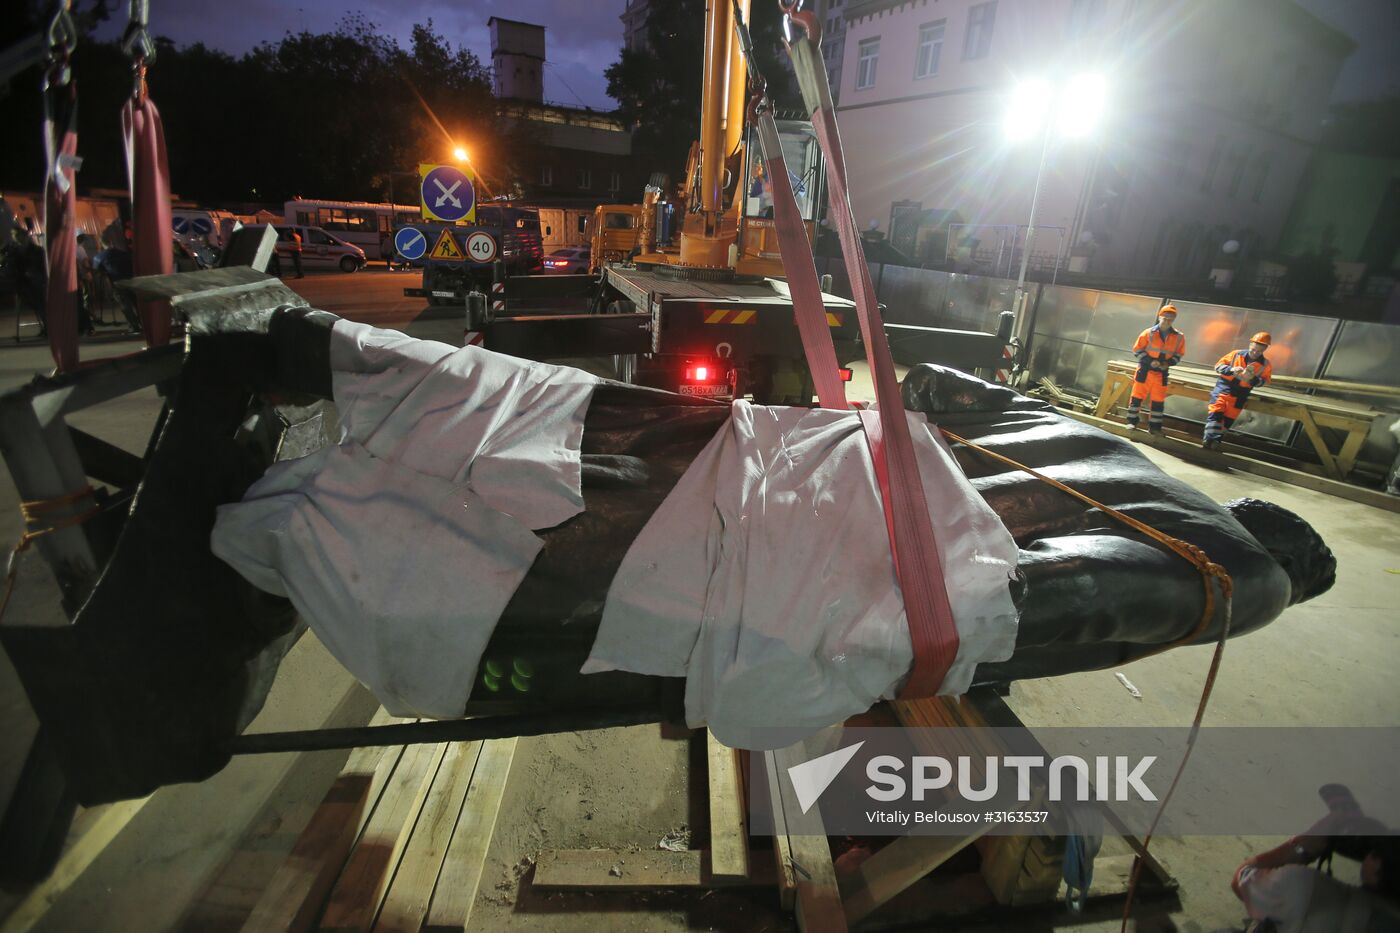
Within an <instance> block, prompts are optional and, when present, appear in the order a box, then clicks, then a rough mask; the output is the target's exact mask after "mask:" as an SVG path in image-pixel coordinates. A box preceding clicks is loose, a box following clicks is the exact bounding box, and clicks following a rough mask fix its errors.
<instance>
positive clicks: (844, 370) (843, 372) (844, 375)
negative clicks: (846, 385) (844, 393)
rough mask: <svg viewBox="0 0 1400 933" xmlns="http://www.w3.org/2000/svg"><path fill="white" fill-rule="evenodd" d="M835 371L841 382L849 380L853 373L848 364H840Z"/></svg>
mask: <svg viewBox="0 0 1400 933" xmlns="http://www.w3.org/2000/svg"><path fill="white" fill-rule="evenodd" d="M836 373H837V375H839V376H840V377H841V381H842V382H850V381H851V376H852V375H854V373H852V372H851V370H850V367H848V366H842V367H841V368H840V369H838V370H836Z"/></svg>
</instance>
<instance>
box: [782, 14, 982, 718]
mask: <svg viewBox="0 0 1400 933" xmlns="http://www.w3.org/2000/svg"><path fill="white" fill-rule="evenodd" d="M791 19H793V20H795V21H798V22H799V24H800V25H801V26H802V27H803V28H804V29H805V30H806V31H807V34H808V38H807V39H806V40H800V41H808V42H810V43H812V45H813V47H815V44H816V38H815V36H816V35H817V32H816V30H819V28H820V27H819V26H818V25H817V23H816V22H815V20H814V19H813V18H812V17H811V15H810V14H807V13H800V12H799V13H794V14H792V15H791ZM807 58H808V59H809V61H808V62H807V64H808V65H811V67H810V69H808V70H809V71H810V72H811V73H810V74H807V75H802V74H799V76H798V80H799V83H802V79H803V77H807V78H808V79H809V81H810V82H811V83H812V84H814V85H815V86H817V88H818V92H819V95H820V100H821V103H820V105H818V106H817V107H816V108H815V112H814V113H813V114H812V121H813V126H814V128H815V130H816V134H817V142H818V143H819V144H820V145H821V148H822V152H823V153H824V154H825V155H826V160H827V170H828V190H829V195H830V210H829V214H830V216H831V217H832V219H833V220H834V221H835V223H836V232H837V235H838V237H839V239H840V241H841V252H842V254H843V256H844V257H845V261H846V271H847V274H848V275H849V276H850V279H851V291H852V294H853V296H854V300H855V304H856V313H857V318H858V319H859V321H860V329H861V338H862V339H863V340H864V342H865V349H866V355H867V360H868V362H869V364H870V374H871V377H872V378H873V379H874V381H875V400H876V403H877V404H878V406H879V411H878V412H869V411H863V412H861V414H860V418H861V423H862V425H863V426H864V427H865V431H866V438H867V440H868V442H869V444H870V452H871V458H872V460H873V462H874V465H875V475H876V479H877V481H878V482H879V485H880V496H881V499H882V501H883V504H884V509H885V523H886V526H887V529H888V532H889V538H890V551H891V555H892V557H893V559H894V567H895V574H896V577H897V578H898V580H899V585H900V591H901V594H902V596H903V598H904V613H905V617H906V619H907V621H908V625H909V637H910V641H911V642H912V644H913V650H914V666H913V670H912V671H911V672H910V674H909V679H908V680H907V681H906V682H905V685H904V689H903V690H902V691H901V693H900V696H901V697H904V698H906V699H913V698H917V697H928V696H935V695H937V693H938V688H939V687H940V686H941V685H942V683H943V679H944V678H945V677H946V676H947V674H948V670H949V669H950V668H951V667H952V665H953V661H954V660H955V659H956V658H957V654H958V630H957V626H956V623H955V621H954V619H953V610H952V606H951V605H950V604H949V601H948V590H947V587H946V585H945V582H944V580H945V577H944V574H943V562H942V558H941V557H940V556H939V553H938V544H937V542H936V541H935V540H934V536H933V526H932V524H931V522H930V519H929V512H928V500H927V499H926V498H925V496H924V487H923V480H922V477H921V476H920V474H919V466H918V462H917V460H916V458H915V455H914V442H913V438H912V436H911V435H910V433H909V421H908V416H907V415H906V414H905V411H904V401H903V398H902V397H901V394H900V390H899V383H898V382H897V380H896V379H895V375H894V360H893V358H892V357H891V356H890V349H889V344H888V342H887V341H886V339H885V329H884V323H883V321H881V319H880V310H879V305H878V304H877V303H876V301H875V288H874V285H873V284H872V283H871V281H870V270H869V267H867V266H866V264H865V251H864V249H863V248H862V246H861V240H860V233H859V231H858V230H857V229H856V223H855V217H854V215H853V214H852V213H851V205H850V198H849V194H848V191H847V188H846V163H845V158H844V156H843V155H842V152H841V138H840V134H839V133H838V131H837V129H836V117H835V114H834V112H833V108H832V106H831V94H830V89H829V87H828V86H827V83H826V80H827V79H826V70H825V68H823V67H821V66H820V65H819V64H816V63H818V62H819V61H820V57H819V56H807ZM793 64H794V66H795V67H797V68H799V69H801V68H803V67H804V65H803V63H802V62H801V61H800V60H799V57H798V56H797V55H794V56H793ZM785 180H786V179H785V178H784V181H785ZM773 195H774V217H775V220H776V221H777V223H775V226H778V227H779V228H780V233H782V232H784V231H783V230H782V228H783V227H788V228H789V229H787V231H786V234H787V235H786V236H780V237H779V241H778V242H779V246H780V248H781V250H782V254H783V263H784V266H785V267H786V266H787V265H788V264H789V263H792V264H795V265H796V266H797V271H798V272H799V273H805V264H804V263H803V262H802V260H801V259H800V258H799V256H798V250H797V248H796V247H795V246H794V235H793V225H794V224H800V220H799V219H797V212H796V205H795V203H794V204H792V205H791V210H790V211H785V212H782V213H780V212H779V210H778V199H779V197H780V196H782V197H784V198H785V199H788V200H791V199H792V192H791V189H790V188H789V187H788V186H786V185H777V184H775V185H774V186H773ZM800 251H801V253H802V254H807V253H808V252H809V251H808V244H807V242H806V238H805V233H804V236H803V242H802V243H801V247H800ZM808 261H810V257H808ZM792 294H793V307H794V311H795V312H796V313H797V314H798V316H799V319H801V318H804V317H805V318H807V319H808V321H809V323H810V321H811V320H812V319H815V318H816V317H817V316H820V319H821V321H822V325H823V327H822V330H823V332H824V333H825V334H826V339H825V343H826V344H827V345H828V346H829V345H830V342H831V335H830V332H829V331H828V330H827V329H826V327H825V323H826V314H825V309H824V308H823V307H822V306H821V304H820V298H818V300H817V302H816V303H813V302H811V301H799V300H798V299H799V297H801V296H800V295H799V292H798V290H797V289H796V288H793V289H792ZM806 346H809V344H808V342H807V340H806V339H805V337H804V347H806ZM826 352H834V351H830V350H827V351H826ZM824 357H825V353H822V354H819V355H818V356H816V357H814V356H813V354H812V352H811V350H808V359H807V362H808V366H809V367H810V368H811V369H812V371H813V374H814V376H815V374H816V373H817V372H818V368H819V366H821V365H822V362H821V361H822V360H823V358H824Z"/></svg>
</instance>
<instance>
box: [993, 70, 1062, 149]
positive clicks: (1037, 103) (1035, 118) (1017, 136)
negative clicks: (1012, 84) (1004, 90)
mask: <svg viewBox="0 0 1400 933" xmlns="http://www.w3.org/2000/svg"><path fill="white" fill-rule="evenodd" d="M1049 109H1050V85H1049V84H1047V83H1046V82H1045V81H1043V80H1041V79H1039V78H1036V79H1034V80H1030V81H1022V82H1021V83H1020V84H1018V85H1016V88H1015V90H1013V91H1012V92H1011V100H1010V103H1009V104H1008V105H1007V108H1006V116H1005V118H1004V119H1003V121H1002V129H1003V131H1004V132H1005V133H1006V138H1007V139H1009V140H1011V141H1012V142H1019V141H1021V140H1023V139H1029V138H1031V137H1032V136H1034V135H1036V134H1037V133H1039V132H1040V129H1041V127H1043V126H1044V125H1045V119H1046V117H1047V116H1048V114H1047V111H1048V110H1049Z"/></svg>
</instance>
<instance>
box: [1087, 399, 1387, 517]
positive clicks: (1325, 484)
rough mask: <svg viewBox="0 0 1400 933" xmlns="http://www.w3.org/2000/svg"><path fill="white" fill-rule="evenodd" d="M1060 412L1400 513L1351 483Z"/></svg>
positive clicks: (1189, 456)
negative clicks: (1203, 448)
mask: <svg viewBox="0 0 1400 933" xmlns="http://www.w3.org/2000/svg"><path fill="white" fill-rule="evenodd" d="M1060 413H1061V414H1063V415H1064V416H1065V417H1067V418H1074V419H1075V420H1076V421H1083V422H1084V423H1085V424H1092V425H1093V426H1094V427H1096V428H1099V429H1100V430H1103V431H1107V432H1108V433H1110V434H1117V435H1118V436H1119V437H1126V438H1129V439H1131V440H1134V441H1137V442H1139V443H1143V444H1147V445H1149V446H1152V447H1158V448H1160V449H1161V450H1163V451H1166V452H1167V453H1170V454H1173V455H1175V456H1179V457H1181V458H1182V459H1183V460H1188V461H1193V462H1196V463H1200V464H1204V465H1207V466H1214V467H1217V468H1218V467H1222V466H1226V467H1230V468H1231V469H1236V470H1240V471H1241V472H1244V473H1253V474H1255V475H1256V476H1266V477H1268V478H1269V479H1275V480H1278V481H1279V482H1283V483H1289V484H1291V485H1294V486H1301V487H1303V488H1304V489H1312V490H1314V491H1316V492H1325V493H1327V494H1328V495H1333V496H1337V497H1338V498H1341V499H1349V500H1351V501H1352V502H1360V503H1362V504H1363V505H1370V506H1374V507H1375V508H1378V509H1385V510H1386V511H1388V512H1400V496H1390V495H1387V494H1385V493H1383V492H1381V491H1380V490H1378V489H1368V488H1366V487H1365V486H1354V485H1352V484H1351V483H1343V482H1339V481H1337V480H1334V479H1328V478H1327V477H1325V476H1314V475H1312V474H1310V473H1304V472H1303V471H1301V470H1295V469H1291V468H1289V467H1284V466H1279V465H1277V464H1274V463H1265V462H1264V461H1262V460H1255V459H1253V458H1251V457H1242V456H1240V455H1238V454H1230V453H1224V454H1222V453H1216V452H1214V451H1209V450H1202V449H1201V447H1200V446H1199V445H1197V444H1192V443H1188V442H1186V441H1179V440H1176V439H1175V438H1171V437H1161V436H1151V435H1146V434H1144V433H1143V432H1141V431H1137V432H1134V431H1132V430H1131V429H1130V428H1128V426H1127V425H1122V424H1115V423H1114V422H1112V421H1105V420H1104V419H1102V418H1096V417H1094V416H1093V415H1087V414H1084V413H1082V412H1077V411H1069V410H1066V409H1060Z"/></svg>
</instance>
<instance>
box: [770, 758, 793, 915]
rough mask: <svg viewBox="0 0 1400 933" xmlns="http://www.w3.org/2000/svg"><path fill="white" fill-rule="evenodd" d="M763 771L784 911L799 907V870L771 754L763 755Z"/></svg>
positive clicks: (779, 899) (777, 774) (775, 864)
mask: <svg viewBox="0 0 1400 933" xmlns="http://www.w3.org/2000/svg"><path fill="white" fill-rule="evenodd" d="M763 770H764V774H765V776H766V777H767V779H768V798H769V808H770V809H771V810H772V812H773V868H774V871H775V873H776V879H775V880H776V881H777V885H778V903H779V904H780V905H782V908H783V910H792V909H793V908H794V907H795V906H796V905H797V869H796V868H794V867H793V864H792V843H791V842H790V841H789V839H788V828H787V816H786V814H785V813H784V812H783V798H782V793H781V792H780V791H779V789H778V788H779V777H780V775H779V773H778V763H777V761H775V760H774V758H773V755H772V753H771V752H764V753H763Z"/></svg>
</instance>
